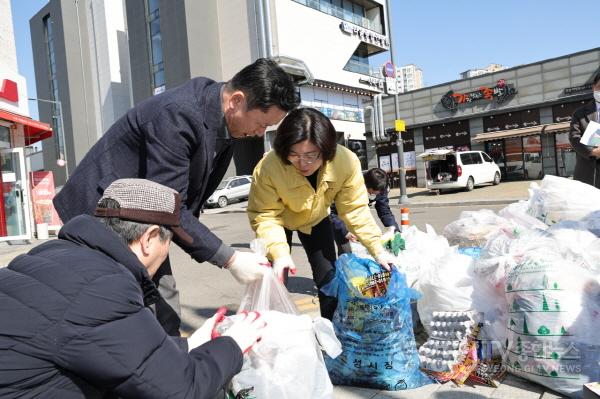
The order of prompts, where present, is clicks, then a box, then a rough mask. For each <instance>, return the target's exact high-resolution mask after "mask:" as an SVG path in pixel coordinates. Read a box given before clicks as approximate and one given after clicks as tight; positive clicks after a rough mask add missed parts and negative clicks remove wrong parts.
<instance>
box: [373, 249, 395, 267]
mask: <svg viewBox="0 0 600 399" xmlns="http://www.w3.org/2000/svg"><path fill="white" fill-rule="evenodd" d="M375 261H376V262H377V263H379V264H380V265H381V266H382V267H383V268H384V269H385V270H388V271H390V270H392V266H393V265H394V264H395V263H396V262H398V260H397V259H396V257H395V256H394V255H392V254H390V253H389V252H385V251H383V252H380V253H378V254H377V255H375Z"/></svg>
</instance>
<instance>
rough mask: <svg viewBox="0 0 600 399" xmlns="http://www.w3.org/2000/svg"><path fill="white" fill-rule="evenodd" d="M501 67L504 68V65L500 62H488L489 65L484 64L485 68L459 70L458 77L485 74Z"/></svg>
mask: <svg viewBox="0 0 600 399" xmlns="http://www.w3.org/2000/svg"><path fill="white" fill-rule="evenodd" d="M503 69H506V67H505V66H502V65H500V64H490V65H488V66H486V67H485V68H475V69H467V70H466V71H464V72H461V74H460V78H461V79H468V78H475V77H477V76H481V75H485V74H487V73H493V72H498V71H501V70H503Z"/></svg>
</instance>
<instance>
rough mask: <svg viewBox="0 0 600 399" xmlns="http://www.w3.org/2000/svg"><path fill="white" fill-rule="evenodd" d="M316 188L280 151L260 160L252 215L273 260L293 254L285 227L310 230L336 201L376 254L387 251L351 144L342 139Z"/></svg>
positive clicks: (351, 227)
mask: <svg viewBox="0 0 600 399" xmlns="http://www.w3.org/2000/svg"><path fill="white" fill-rule="evenodd" d="M318 173H319V174H318V177H317V189H316V190H314V189H313V187H312V186H311V185H310V183H309V181H308V179H306V177H304V176H302V175H301V174H300V172H298V171H297V169H296V168H295V167H294V165H291V164H285V163H284V162H283V161H282V160H281V159H280V158H279V157H278V156H277V154H275V151H270V152H268V153H267V154H266V155H265V156H264V157H263V159H261V160H260V162H259V163H258V165H256V168H255V169H254V173H253V180H252V185H251V188H250V197H249V200H248V218H249V219H250V225H251V227H252V229H253V230H254V231H255V232H256V236H257V237H258V238H262V239H263V240H264V241H265V243H266V246H267V257H268V258H269V259H270V260H271V261H274V260H275V259H278V258H280V257H282V256H285V255H289V254H290V248H289V246H288V244H287V240H286V237H285V232H284V228H287V229H289V230H298V231H301V232H302V233H305V234H310V232H311V230H312V228H313V226H315V225H317V224H318V223H319V222H320V221H321V220H323V218H325V217H328V215H329V207H330V206H331V204H332V203H333V202H334V201H335V206H336V207H337V210H338V215H339V217H340V218H341V219H342V220H343V222H344V223H345V224H346V226H347V227H348V230H349V231H351V232H352V233H354V235H356V237H358V239H359V241H360V242H361V243H362V244H363V245H364V246H365V247H367V249H368V250H369V252H370V253H371V254H372V255H376V254H378V253H380V252H382V251H383V247H382V245H381V242H380V240H381V230H380V229H379V227H378V226H377V224H376V223H375V220H374V219H373V216H372V215H371V211H370V210H369V199H368V194H367V189H366V187H365V182H364V179H363V174H362V171H361V168H360V161H359V160H358V158H357V157H356V155H355V154H354V153H353V152H352V151H350V150H348V149H347V148H345V147H343V146H341V145H338V146H337V149H336V153H335V157H334V158H333V159H332V160H331V161H328V162H325V163H324V164H323V165H322V166H321V167H320V168H319V172H318Z"/></svg>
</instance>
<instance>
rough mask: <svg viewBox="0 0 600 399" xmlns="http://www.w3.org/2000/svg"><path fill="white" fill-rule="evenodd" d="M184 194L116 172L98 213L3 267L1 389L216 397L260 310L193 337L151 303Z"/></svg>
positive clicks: (179, 233)
mask: <svg viewBox="0 0 600 399" xmlns="http://www.w3.org/2000/svg"><path fill="white" fill-rule="evenodd" d="M180 206H181V204H180V199H179V194H178V193H177V192H176V191H174V190H172V189H170V188H168V187H165V186H162V185H159V184H157V183H154V182H151V181H148V180H142V179H122V180H118V181H115V182H114V183H113V184H111V185H110V186H109V187H108V188H107V189H106V190H105V192H104V196H103V197H102V199H101V201H100V203H99V204H98V207H97V208H96V211H95V215H96V216H97V217H92V216H89V215H80V216H77V217H75V218H73V219H71V220H70V221H69V222H68V223H67V224H65V225H64V226H63V228H62V229H61V230H60V232H59V238H58V239H57V240H52V241H48V242H46V243H44V244H41V245H39V246H37V247H36V248H34V249H32V250H31V251H30V252H29V253H27V254H25V255H20V256H18V257H17V258H15V259H14V260H13V261H12V262H11V263H10V264H9V265H8V267H6V268H3V269H0V303H1V304H2V305H1V306H0V320H2V322H1V323H0V397H2V398H7V399H10V398H20V399H23V398H34V397H35V398H38V397H39V398H45V399H53V398H56V399H76V398H108V397H111V398H112V397H120V398H144V399H151V398H157V399H158V398H161V399H163V398H171V399H173V398H189V399H192V398H194V399H199V398H211V399H212V398H214V396H215V394H216V393H217V391H218V390H219V389H221V388H222V387H223V386H224V385H225V384H227V382H228V381H229V380H230V379H231V378H232V377H233V376H234V375H235V374H236V373H238V372H239V371H240V369H241V366H242V353H243V351H245V350H247V349H249V347H251V346H252V345H253V344H254V343H255V342H256V341H257V340H258V339H259V338H260V336H261V334H262V329H263V327H264V325H265V323H264V320H263V319H262V318H261V317H260V316H259V315H257V314H253V315H252V316H249V317H247V318H246V319H245V320H244V321H243V322H236V324H234V325H233V326H232V327H231V328H230V329H228V330H227V331H226V332H225V333H224V335H223V336H221V337H218V338H215V339H213V340H210V334H211V331H212V329H213V328H214V327H215V325H216V323H217V321H218V320H219V316H220V315H223V312H218V315H216V316H215V317H212V318H211V319H209V320H208V321H207V322H206V323H205V324H204V326H202V327H201V328H200V329H199V330H198V331H196V332H195V333H194V334H193V335H192V336H191V337H190V338H189V339H188V340H186V339H183V338H180V337H171V336H167V335H166V332H165V331H164V329H163V328H162V327H161V325H160V324H159V323H158V321H157V320H156V318H155V317H154V315H153V314H152V312H151V310H150V308H149V305H151V304H152V303H155V302H156V301H157V300H158V298H159V294H158V290H157V289H156V287H155V285H154V283H153V282H152V281H151V277H152V275H153V274H154V273H156V271H157V270H158V268H159V267H160V265H161V264H162V262H163V261H164V259H165V258H166V256H167V254H168V251H169V244H170V240H171V236H172V235H173V234H174V236H175V237H177V238H178V239H179V240H180V241H182V242H190V241H191V240H192V237H190V236H189V235H188V234H187V233H186V232H185V231H184V230H183V229H182V228H181V226H180V217H179V209H180Z"/></svg>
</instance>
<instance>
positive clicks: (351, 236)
mask: <svg viewBox="0 0 600 399" xmlns="http://www.w3.org/2000/svg"><path fill="white" fill-rule="evenodd" d="M346 240H348V241H350V242H358V238H357V237H356V236H355V235H354V234H352V233H350V232H348V234H346Z"/></svg>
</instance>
